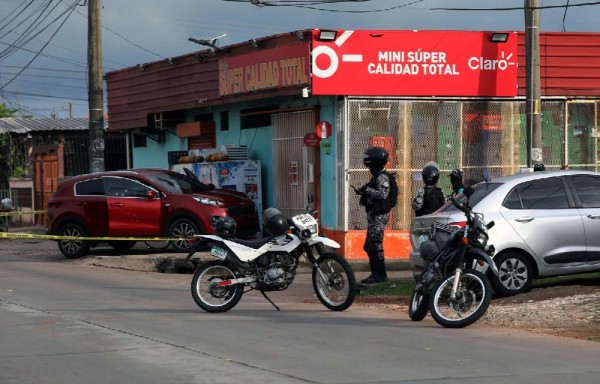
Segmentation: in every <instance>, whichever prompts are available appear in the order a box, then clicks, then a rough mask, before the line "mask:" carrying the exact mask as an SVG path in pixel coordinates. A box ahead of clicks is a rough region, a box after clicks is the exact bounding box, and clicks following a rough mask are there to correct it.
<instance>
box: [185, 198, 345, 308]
mask: <svg viewBox="0 0 600 384" xmlns="http://www.w3.org/2000/svg"><path fill="white" fill-rule="evenodd" d="M263 225H264V227H265V230H266V232H268V233H269V235H268V236H266V237H265V238H263V239H260V240H240V239H236V238H235V237H234V236H235V229H236V228H235V220H233V219H231V218H229V217H219V218H216V219H215V235H195V236H194V239H193V240H194V241H193V246H192V247H191V249H190V252H189V254H188V257H187V259H188V260H189V259H190V258H191V257H192V256H193V255H194V253H196V252H197V251H199V250H201V249H206V247H207V246H208V247H210V254H211V255H212V256H214V257H216V258H217V259H218V260H211V261H207V262H204V263H201V264H199V265H198V267H197V268H196V270H195V272H194V277H193V279H192V287H191V288H192V296H193V298H194V301H195V302H196V304H198V306H199V307H200V308H202V309H203V310H205V311H207V312H226V311H228V310H230V309H232V308H233V307H235V306H236V304H237V303H238V302H239V301H240V299H241V298H242V295H243V294H244V293H245V292H248V291H251V290H258V291H260V292H261V294H262V295H263V296H264V297H265V298H266V299H267V300H268V301H269V302H270V303H271V304H272V305H273V306H274V307H275V308H276V309H277V310H279V307H278V306H277V305H276V304H275V303H274V302H273V301H272V300H271V299H270V298H269V297H268V296H267V295H266V293H265V292H268V291H282V290H284V289H286V288H288V287H289V286H290V284H292V282H293V281H294V278H295V276H296V273H297V268H298V265H299V261H300V258H301V257H302V256H304V257H305V258H306V259H307V260H308V261H309V262H310V264H311V265H312V268H313V269H312V283H313V288H314V291H315V293H316V295H317V297H318V299H319V301H320V302H321V303H322V304H323V305H324V306H325V307H327V308H329V309H330V310H332V311H343V310H345V309H347V308H348V307H350V305H352V303H353V302H354V297H355V295H356V279H355V277H354V272H353V271H352V267H351V266H350V264H349V263H348V262H347V261H346V260H345V259H343V258H342V257H340V256H339V255H337V254H336V253H334V252H331V251H329V250H328V249H331V248H339V247H340V245H339V244H338V243H337V242H335V241H333V240H331V239H328V238H326V237H321V236H319V235H318V223H317V220H316V219H315V218H314V217H313V216H312V215H311V214H309V213H304V214H300V215H296V216H294V217H292V219H291V220H286V219H285V218H284V216H283V214H282V213H281V212H280V211H278V210H277V209H275V208H268V209H266V210H265V212H264V213H263Z"/></svg>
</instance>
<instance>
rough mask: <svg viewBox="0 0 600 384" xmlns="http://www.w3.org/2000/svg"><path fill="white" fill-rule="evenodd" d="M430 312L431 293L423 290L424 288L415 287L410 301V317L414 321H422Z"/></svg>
mask: <svg viewBox="0 0 600 384" xmlns="http://www.w3.org/2000/svg"><path fill="white" fill-rule="evenodd" d="M427 312H429V295H428V294H426V293H425V292H423V290H422V289H420V290H416V289H413V292H412V295H410V301H409V303H408V317H410V319H411V320H412V321H421V320H423V319H424V318H425V316H427Z"/></svg>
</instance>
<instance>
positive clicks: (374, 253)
mask: <svg viewBox="0 0 600 384" xmlns="http://www.w3.org/2000/svg"><path fill="white" fill-rule="evenodd" d="M388 158H389V155H388V152H387V151H386V150H385V149H384V148H381V147H370V148H368V149H367V150H366V151H365V154H364V158H363V164H364V165H366V166H367V167H368V168H369V171H370V172H371V180H370V181H369V182H368V183H367V184H365V185H364V186H363V187H361V188H360V189H357V188H355V187H354V186H352V188H353V189H354V192H356V194H358V195H360V205H362V206H364V207H365V210H366V211H367V237H366V239H365V244H364V246H363V249H364V250H365V252H367V255H368V256H369V266H370V267H371V275H370V276H369V277H367V278H366V279H363V280H361V283H364V284H376V283H382V282H384V281H386V280H387V272H386V269H385V258H384V255H383V232H384V230H385V227H386V226H387V224H388V221H389V219H390V209H391V207H390V200H389V198H388V196H389V193H390V179H389V178H390V176H389V174H388V173H387V172H386V171H384V170H383V167H384V166H385V165H386V164H387V162H388Z"/></svg>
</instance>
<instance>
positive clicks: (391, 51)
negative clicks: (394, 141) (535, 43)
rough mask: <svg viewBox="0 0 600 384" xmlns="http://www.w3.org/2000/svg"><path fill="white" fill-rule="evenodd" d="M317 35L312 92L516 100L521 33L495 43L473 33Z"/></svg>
mask: <svg viewBox="0 0 600 384" xmlns="http://www.w3.org/2000/svg"><path fill="white" fill-rule="evenodd" d="M317 34H318V31H315V33H314V34H313V50H312V75H313V80H312V92H313V94H315V95H318V94H333V95H357V96H359V95H363V96H370V95H374V96H376V95H380V96H421V95H422V96H515V95H516V93H517V62H516V61H515V60H514V58H516V49H517V44H516V34H511V35H510V36H509V37H510V38H509V39H508V40H507V42H506V43H492V42H490V41H489V33H485V32H468V31H464V32H463V31H423V32H421V31H340V32H339V34H338V36H337V38H336V39H335V41H332V42H323V41H319V40H318V39H317V38H316V36H317Z"/></svg>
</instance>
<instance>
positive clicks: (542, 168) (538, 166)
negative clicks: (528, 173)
mask: <svg viewBox="0 0 600 384" xmlns="http://www.w3.org/2000/svg"><path fill="white" fill-rule="evenodd" d="M545 170H546V166H545V165H544V164H535V165H534V166H533V171H534V172H539V171H545Z"/></svg>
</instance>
